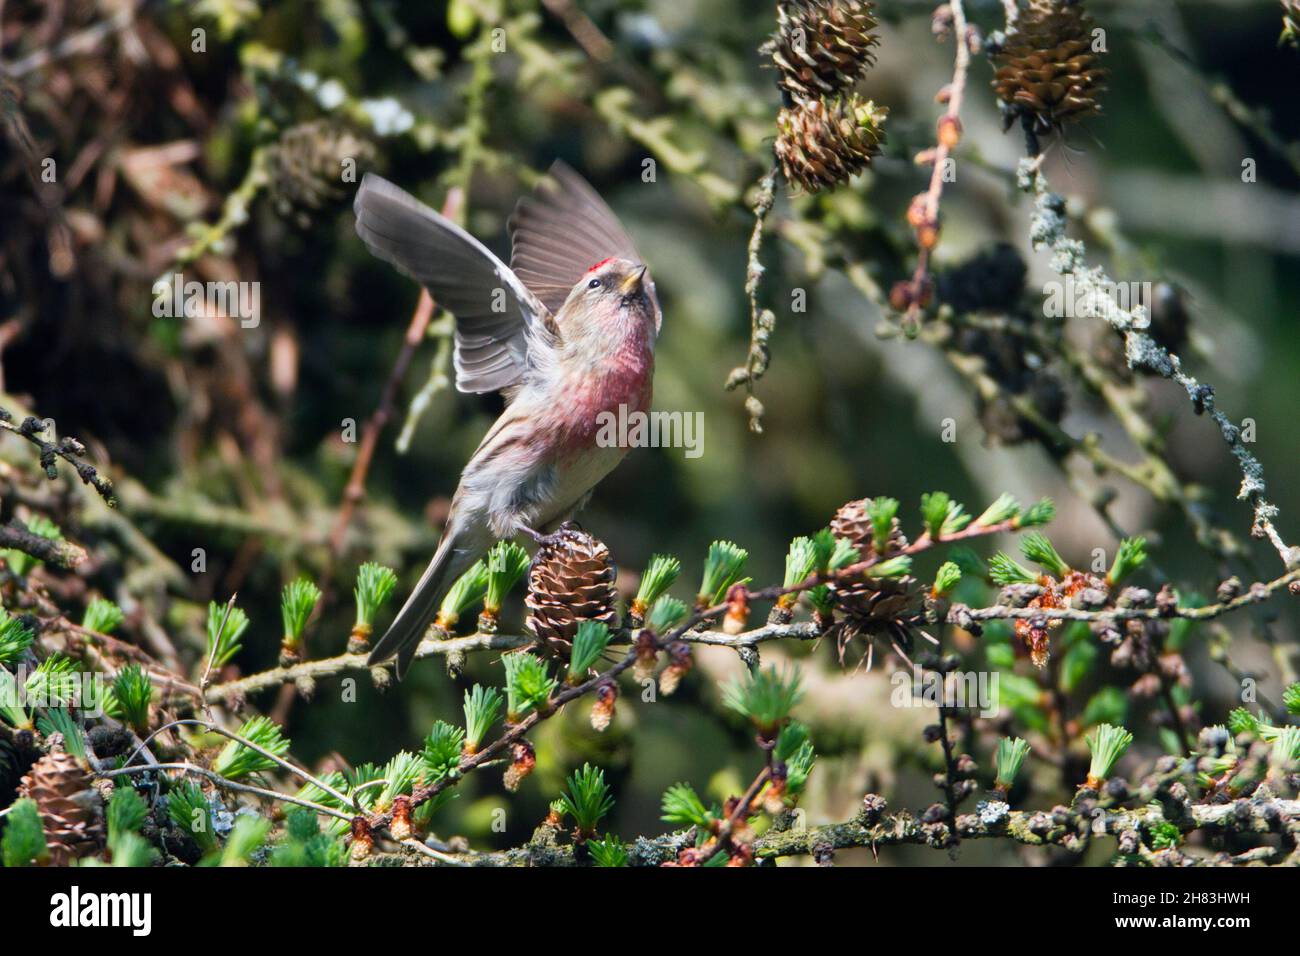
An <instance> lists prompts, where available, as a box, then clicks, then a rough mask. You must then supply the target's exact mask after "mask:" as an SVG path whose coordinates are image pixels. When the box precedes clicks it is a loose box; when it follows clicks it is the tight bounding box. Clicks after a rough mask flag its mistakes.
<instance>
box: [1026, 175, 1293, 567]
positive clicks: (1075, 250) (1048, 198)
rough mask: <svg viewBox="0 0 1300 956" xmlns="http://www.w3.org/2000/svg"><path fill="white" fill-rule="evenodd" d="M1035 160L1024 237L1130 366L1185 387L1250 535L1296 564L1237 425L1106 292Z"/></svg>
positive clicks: (1106, 281) (1137, 316) (1135, 315)
mask: <svg viewBox="0 0 1300 956" xmlns="http://www.w3.org/2000/svg"><path fill="white" fill-rule="evenodd" d="M1039 160H1041V157H1039V158H1038V160H1031V159H1023V160H1021V162H1020V168H1019V172H1018V174H1017V179H1018V182H1019V185H1020V188H1021V189H1022V190H1024V191H1025V192H1027V193H1030V194H1032V195H1033V196H1034V215H1033V219H1032V221H1031V223H1030V239H1031V241H1032V242H1033V244H1034V247H1035V248H1044V247H1046V248H1048V249H1050V250H1051V251H1052V253H1053V255H1052V259H1051V265H1052V268H1053V269H1054V270H1055V271H1056V272H1057V273H1059V274H1061V275H1064V276H1070V277H1072V278H1073V279H1074V281H1075V284H1076V286H1077V293H1078V294H1077V295H1076V301H1087V302H1089V303H1090V308H1089V314H1091V315H1093V316H1095V317H1098V318H1101V319H1103V320H1104V321H1105V322H1106V323H1108V324H1109V325H1110V326H1111V327H1112V328H1114V329H1115V330H1116V331H1118V332H1119V333H1120V334H1122V335H1123V336H1124V344H1125V351H1126V357H1127V361H1128V365H1129V367H1130V368H1133V369H1135V370H1145V371H1151V372H1154V373H1155V374H1157V375H1160V376H1161V377H1162V378H1167V379H1169V380H1171V381H1174V382H1177V383H1178V384H1179V385H1181V386H1182V387H1183V389H1184V390H1185V391H1186V392H1187V397H1188V399H1190V401H1191V402H1192V407H1193V410H1194V411H1195V412H1196V414H1198V415H1200V414H1208V415H1209V416H1210V418H1211V419H1212V420H1213V421H1214V423H1215V424H1216V425H1217V426H1218V428H1219V433H1220V435H1221V437H1222V438H1223V441H1224V443H1225V444H1226V445H1227V446H1228V449H1229V451H1231V452H1232V455H1233V457H1234V458H1236V459H1237V464H1238V466H1239V468H1240V469H1241V474H1242V481H1241V488H1240V490H1239V491H1238V493H1237V497H1238V499H1240V500H1245V501H1249V502H1250V504H1251V506H1252V508H1253V511H1254V522H1253V524H1252V527H1251V534H1252V535H1254V536H1255V537H1258V538H1267V539H1268V540H1269V541H1270V543H1271V544H1272V545H1273V547H1274V549H1275V550H1276V551H1277V553H1278V556H1279V557H1280V558H1281V559H1282V563H1283V564H1284V565H1285V566H1286V567H1287V568H1292V567H1295V566H1296V565H1297V563H1300V550H1297V549H1294V548H1292V547H1290V546H1288V545H1287V544H1286V542H1285V541H1284V540H1283V539H1282V536H1281V535H1280V534H1279V533H1278V531H1277V529H1276V527H1275V526H1274V524H1273V519H1274V518H1276V517H1277V514H1278V509H1277V506H1276V505H1274V504H1272V503H1271V502H1269V501H1268V500H1267V499H1265V498H1264V492H1265V490H1266V489H1265V484H1264V467H1263V465H1261V464H1260V462H1259V460H1258V459H1257V458H1256V457H1255V456H1254V455H1253V454H1251V452H1250V451H1249V450H1248V449H1247V448H1246V445H1245V443H1244V442H1243V441H1242V437H1241V429H1240V428H1239V427H1238V426H1237V425H1236V424H1234V423H1233V422H1232V420H1231V419H1229V418H1228V416H1227V415H1226V414H1224V413H1223V412H1222V411H1220V410H1219V409H1217V408H1216V407H1215V397H1214V389H1213V388H1212V387H1211V386H1209V385H1206V384H1203V383H1201V382H1198V381H1197V380H1196V379H1195V378H1193V377H1192V376H1190V375H1188V374H1187V373H1186V372H1185V371H1184V370H1183V364H1182V360H1181V359H1180V358H1179V357H1178V356H1177V355H1175V354H1174V353H1172V352H1170V351H1169V350H1168V349H1166V348H1165V347H1164V346H1162V345H1161V344H1160V343H1158V342H1157V341H1155V339H1153V338H1152V337H1151V336H1150V335H1149V334H1147V332H1146V331H1145V330H1146V328H1147V326H1148V324H1149V319H1148V317H1147V316H1146V315H1145V313H1144V311H1143V310H1141V309H1132V310H1126V309H1122V308H1120V306H1119V305H1118V303H1116V301H1115V298H1114V296H1113V294H1112V293H1111V291H1110V290H1111V289H1114V288H1115V287H1116V286H1115V283H1114V282H1113V280H1111V279H1110V277H1109V276H1107V275H1106V273H1105V272H1104V271H1103V270H1102V269H1101V268H1100V267H1091V268H1090V267H1089V266H1088V263H1087V259H1086V257H1085V252H1086V250H1085V248H1084V245H1083V243H1082V242H1080V241H1079V240H1077V239H1071V238H1070V237H1069V236H1068V235H1067V234H1066V219H1065V214H1064V210H1065V200H1064V199H1062V198H1061V197H1060V196H1058V195H1057V194H1055V193H1053V192H1051V191H1050V190H1049V188H1048V184H1047V179H1046V177H1045V176H1044V175H1043V172H1042V169H1041V165H1042V164H1041V162H1040V161H1039Z"/></svg>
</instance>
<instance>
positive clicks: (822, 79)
mask: <svg viewBox="0 0 1300 956" xmlns="http://www.w3.org/2000/svg"><path fill="white" fill-rule="evenodd" d="M872 7H873V5H872V4H871V3H870V2H869V0H782V2H780V3H778V4H777V30H776V33H775V34H774V35H773V36H772V38H771V39H770V40H769V41H768V42H767V43H766V44H765V45H764V46H763V52H765V53H768V54H770V55H771V57H772V62H773V63H774V64H775V65H776V68H777V71H778V77H777V85H779V86H780V87H781V89H782V91H783V92H784V94H785V100H786V105H785V106H784V107H783V108H782V110H781V112H780V114H779V115H778V116H777V121H776V126H777V138H776V144H775V147H774V149H775V152H776V157H777V160H778V161H779V162H780V164H781V171H782V172H783V173H784V174H785V178H786V179H787V180H788V181H789V182H791V183H794V184H797V185H799V186H800V187H802V188H803V189H804V190H805V191H807V192H810V193H814V192H817V191H818V190H820V189H823V188H828V187H833V186H836V185H839V184H840V183H843V182H845V181H847V180H848V179H849V178H850V177H851V176H854V175H856V174H857V173H859V172H861V171H862V170H863V169H865V168H866V167H867V164H868V163H870V162H871V160H872V158H873V157H874V156H876V155H878V154H879V152H880V144H881V142H882V141H883V140H884V131H883V129H882V124H883V123H884V120H885V115H886V111H885V109H884V108H882V107H878V106H876V105H875V104H874V103H872V102H871V101H870V100H864V99H863V98H862V97H860V96H858V95H857V94H856V93H854V92H852V87H853V85H854V84H855V83H857V81H858V80H859V79H860V78H861V77H862V74H863V73H865V72H866V71H867V69H868V68H870V67H871V65H872V64H873V63H874V62H875V53H874V50H873V48H874V47H875V45H876V44H877V43H878V42H879V38H878V37H877V35H876V33H875V29H876V25H877V24H876V19H875V17H874V16H873V15H872Z"/></svg>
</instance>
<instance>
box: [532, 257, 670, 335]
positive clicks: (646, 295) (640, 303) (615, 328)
mask: <svg viewBox="0 0 1300 956" xmlns="http://www.w3.org/2000/svg"><path fill="white" fill-rule="evenodd" d="M651 288H652V287H651V286H650V277H649V276H648V275H647V274H646V267H645V266H644V265H642V264H640V263H638V262H630V261H628V260H627V259H619V258H617V257H613V258H609V259H602V260H601V261H600V262H597V263H596V264H595V265H593V266H592V267H591V268H590V269H588V270H587V272H586V274H585V275H583V277H582V278H581V279H579V280H578V281H577V283H575V284H574V286H573V288H572V290H570V292H569V297H568V298H567V299H566V300H565V302H564V305H563V307H562V308H561V309H560V311H559V313H558V314H557V315H556V324H558V325H559V327H560V334H561V335H562V336H567V335H569V334H571V333H573V332H578V333H579V334H581V333H585V332H588V331H590V332H593V333H599V334H605V335H608V334H612V333H616V332H619V331H623V332H626V331H629V330H630V329H629V323H635V325H634V326H633V327H634V328H638V329H640V328H647V329H650V330H653V329H654V326H655V307H654V303H653V301H652V300H651V296H650V289H651Z"/></svg>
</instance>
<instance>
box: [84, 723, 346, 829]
mask: <svg viewBox="0 0 1300 956" xmlns="http://www.w3.org/2000/svg"><path fill="white" fill-rule="evenodd" d="M173 727H202V728H203V729H204V730H207V731H210V732H211V733H214V734H219V735H220V736H222V737H225V738H227V739H228V740H233V741H235V742H236V743H238V744H242V745H243V746H245V747H247V748H248V749H249V750H251V751H253V752H254V753H257V754H259V755H260V756H263V757H265V758H266V759H267V760H269V761H271V762H272V763H273V764H275V765H276V766H278V767H280V768H282V769H284V770H287V771H289V772H290V773H291V774H293V775H294V776H296V777H301V778H302V779H303V780H306V781H307V782H308V783H310V784H312V785H314V786H316V787H318V788H319V789H320V790H321V791H322V792H324V793H327V794H329V795H330V796H331V797H333V798H334V799H335V800H338V801H340V802H341V803H342V804H343V805H344V806H348V805H349V804H351V801H350V800H349V799H348V798H347V797H346V796H345V795H344V794H342V793H340V792H339V791H337V790H335V789H334V788H333V787H331V786H330V785H329V784H328V783H326V782H325V781H324V780H321V779H320V778H319V777H317V776H315V775H314V774H311V773H308V772H307V771H306V770H303V769H302V768H301V767H298V766H295V765H294V764H292V763H290V762H289V761H287V760H285V759H284V758H283V757H281V756H280V755H279V754H274V753H272V752H271V751H269V750H267V749H266V748H265V747H263V746H261V745H260V744H256V743H254V742H253V741H251V740H249V739H247V738H246V737H241V736H240V735H239V734H237V733H235V732H234V731H230V730H227V729H226V728H224V727H222V726H221V725H219V724H216V723H214V722H212V721H210V720H199V719H198V718H196V717H189V718H183V719H180V720H172V721H169V722H167V723H165V724H163V725H162V726H161V727H159V728H158V729H157V730H154V731H153V732H152V733H150V734H149V736H148V737H145V738H144V739H143V740H142V741H140V746H139V747H137V748H136V749H135V750H134V751H133V752H132V754H131V756H130V757H128V758H127V759H126V764H127V765H129V764H130V763H131V761H133V760H135V758H136V757H138V756H140V754H141V753H143V752H144V751H145V749H146V748H147V747H148V745H149V741H151V740H153V739H154V738H155V737H157V736H158V735H159V734H161V733H163V732H164V731H166V730H170V729H172V728H173ZM124 766H125V765H124ZM153 766H157V765H156V764H146V765H145V767H144V769H148V768H149V767H153ZM106 776H107V774H106ZM344 819H351V817H348V816H346V815H345V816H344Z"/></svg>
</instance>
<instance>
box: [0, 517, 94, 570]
mask: <svg viewBox="0 0 1300 956" xmlns="http://www.w3.org/2000/svg"><path fill="white" fill-rule="evenodd" d="M0 548H13V549H14V550H15V551H21V552H23V554H30V555H31V556H32V557H33V558H40V560H42V561H44V562H46V563H47V564H54V565H58V566H59V567H61V568H75V567H76V566H77V565H79V564H81V563H82V562H83V561H85V560H86V557H87V554H86V549H85V548H83V547H81V545H78V544H73V543H72V542H71V541H64V540H63V539H62V538H45V537H42V536H41V535H39V534H32V532H30V531H29V530H27V526H26V525H25V524H23V523H22V522H21V521H19V520H18V519H17V518H13V519H11V520H10V521H9V523H8V524H7V525H0Z"/></svg>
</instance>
